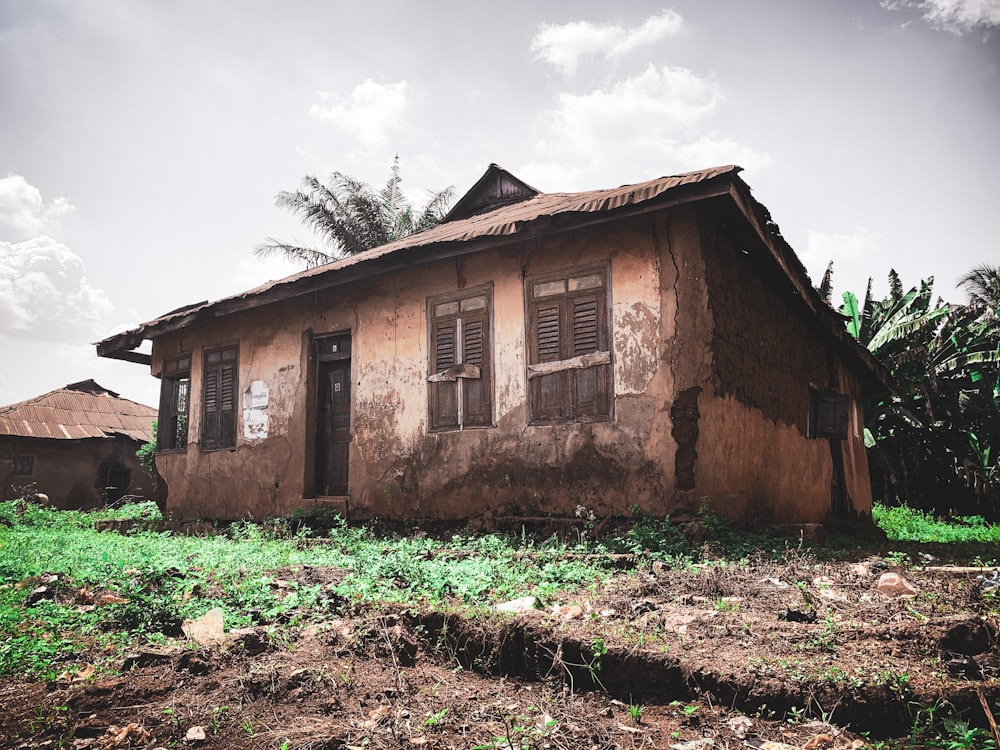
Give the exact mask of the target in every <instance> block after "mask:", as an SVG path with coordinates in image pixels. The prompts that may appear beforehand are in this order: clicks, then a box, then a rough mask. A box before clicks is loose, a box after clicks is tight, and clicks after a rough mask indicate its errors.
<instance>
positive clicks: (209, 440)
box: [201, 365, 219, 448]
mask: <svg viewBox="0 0 1000 750" xmlns="http://www.w3.org/2000/svg"><path fill="white" fill-rule="evenodd" d="M204 404H205V408H204V413H205V416H204V421H203V423H202V426H201V435H202V437H201V445H202V447H203V448H216V447H218V444H219V367H218V365H211V366H208V367H206V368H205V389H204Z"/></svg>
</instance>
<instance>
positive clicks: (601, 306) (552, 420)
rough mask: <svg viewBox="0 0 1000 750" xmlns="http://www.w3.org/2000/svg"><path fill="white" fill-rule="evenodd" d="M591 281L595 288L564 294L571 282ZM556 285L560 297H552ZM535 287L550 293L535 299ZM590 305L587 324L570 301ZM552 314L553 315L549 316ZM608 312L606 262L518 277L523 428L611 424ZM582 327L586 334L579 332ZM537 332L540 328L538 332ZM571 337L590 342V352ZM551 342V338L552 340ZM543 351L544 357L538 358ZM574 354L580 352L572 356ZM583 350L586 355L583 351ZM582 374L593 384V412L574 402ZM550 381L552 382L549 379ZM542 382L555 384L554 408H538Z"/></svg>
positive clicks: (608, 268)
mask: <svg viewBox="0 0 1000 750" xmlns="http://www.w3.org/2000/svg"><path fill="white" fill-rule="evenodd" d="M594 276H599V277H600V283H599V285H597V286H593V285H591V286H586V285H581V286H578V287H577V288H576V289H572V288H570V287H571V284H572V282H574V281H575V282H577V283H578V284H581V283H582V282H587V281H588V280H589V279H591V278H592V277H594ZM560 282H561V283H562V286H563V291H558V286H557V285H558V284H559V283H560ZM538 285H543V286H548V287H550V288H551V289H553V291H550V292H549V293H546V294H538V295H536V293H535V289H536V287H537V286H538ZM591 300H592V301H594V302H595V305H594V309H593V311H592V315H593V323H592V324H588V323H587V321H586V320H585V318H587V317H589V316H590V315H591V312H589V311H587V310H586V309H585V308H584V307H583V306H582V305H581V306H580V308H579V310H578V309H577V306H576V305H575V301H579V302H581V303H585V302H587V301H591ZM545 308H548V310H547V311H548V313H549V314H548V316H547V319H546V320H544V321H543V320H542V310H543V309H545ZM553 308H555V309H556V312H555V315H553ZM612 311H613V307H612V299H611V263H610V261H604V262H601V263H593V264H587V265H581V266H572V267H569V268H561V269H558V270H554V271H547V272H544V273H538V274H531V275H526V276H525V277H524V325H525V362H526V368H525V378H526V390H527V406H528V424H529V425H551V424H567V423H581V422H609V421H613V420H614V418H615V384H614V331H613V326H612ZM578 313H579V315H580V317H579V318H578V317H577V315H578ZM585 325H586V326H587V327H588V328H589V329H590V330H586V331H584V330H583V326H585ZM540 326H542V327H544V330H541V328H540ZM533 331H536V332H537V333H533ZM577 331H580V334H579V338H580V339H583V340H584V342H586V341H587V340H588V339H591V338H592V339H593V342H594V343H593V347H589V346H586V345H584V346H580V342H579V341H578V340H577V337H578V334H577V333H576V332H577ZM553 336H555V337H556V338H555V339H553ZM553 347H554V348H555V350H556V351H555V352H553ZM543 348H547V349H548V350H549V351H548V352H543V351H542V349H543ZM578 348H581V349H584V351H583V352H582V353H580V354H578V353H577V349H578ZM588 349H592V350H590V351H587V350H588ZM553 355H555V356H553ZM585 372H586V373H590V376H592V377H593V378H594V381H593V393H594V399H595V403H594V405H593V406H587V405H585V404H584V403H582V402H581V401H580V393H579V386H580V382H581V381H580V377H581V374H582V373H585ZM556 376H558V379H557V380H555V379H554V378H556ZM546 378H547V379H549V380H548V382H549V383H550V384H553V383H557V387H556V391H557V393H558V404H557V408H554V407H553V406H552V405H549V406H546V405H545V404H544V403H543V400H544V393H543V391H542V387H543V383H544V382H545V379H546Z"/></svg>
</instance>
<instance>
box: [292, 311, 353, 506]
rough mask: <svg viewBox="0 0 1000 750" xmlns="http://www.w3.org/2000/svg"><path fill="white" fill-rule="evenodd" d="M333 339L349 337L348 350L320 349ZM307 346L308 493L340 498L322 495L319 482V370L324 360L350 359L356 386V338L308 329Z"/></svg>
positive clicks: (350, 370)
mask: <svg viewBox="0 0 1000 750" xmlns="http://www.w3.org/2000/svg"><path fill="white" fill-rule="evenodd" d="M331 339H341V340H346V342H347V343H348V347H347V348H346V351H345V350H342V349H340V347H338V349H340V350H338V351H337V352H329V351H327V352H321V351H320V350H321V349H322V348H323V346H322V344H323V342H325V341H329V340H331ZM307 346H308V352H309V371H308V381H309V388H308V392H307V397H306V409H307V413H306V435H305V450H306V461H305V470H306V476H305V483H304V484H305V488H306V493H305V496H307V497H313V498H320V497H338V496H335V495H325V494H323V488H321V487H320V486H318V485H319V481H318V475H319V466H320V460H321V457H320V455H319V449H320V444H319V440H318V433H319V428H320V419H319V418H320V413H319V412H320V404H321V403H322V395H321V393H320V389H321V388H322V387H323V384H322V383H321V382H320V377H319V376H320V369H321V365H322V364H323V363H325V362H335V361H343V360H347V361H348V362H349V365H348V378H349V379H350V381H351V386H353V379H354V362H353V351H354V340H353V334H352V332H351V331H350V330H342V331H331V332H328V333H312V332H307ZM354 403H355V398H354V388H353V387H351V389H350V415H351V416H350V419H351V430H352V432H351V438H350V441H349V442H353V438H354V435H353V427H354ZM348 455H350V449H348ZM350 463H351V462H350V460H349V459H348V466H347V472H348V474H347V483H348V491H350V477H351V474H350V471H351V469H350Z"/></svg>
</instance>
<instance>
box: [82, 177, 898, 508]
mask: <svg viewBox="0 0 1000 750" xmlns="http://www.w3.org/2000/svg"><path fill="white" fill-rule="evenodd" d="M739 171H740V169H739V168H738V167H733V166H727V167H719V168H715V169H708V170H704V171H699V172H691V173H688V174H682V175H676V176H672V177H664V178H660V179H656V180H651V181H649V182H644V183H640V184H635V185H626V186H623V187H619V188H614V189H610V190H598V191H593V192H585V193H551V194H543V193H539V192H538V191H537V190H535V189H534V188H532V187H530V186H529V185H527V184H525V183H524V182H522V181H520V180H518V179H517V178H516V177H514V176H513V175H511V174H510V173H508V172H506V171H505V170H503V169H501V168H500V167H498V166H496V165H491V166H490V167H489V169H488V170H487V171H486V173H485V174H484V175H483V177H482V178H481V179H480V180H479V181H478V182H477V183H476V184H475V185H474V186H473V187H472V188H471V190H469V192H468V193H467V194H466V195H465V196H464V197H463V198H462V199H461V200H460V201H459V202H458V203H457V204H456V205H455V207H454V208H453V209H452V211H451V212H450V214H449V215H448V216H447V217H446V220H445V221H444V222H443V223H442V224H440V225H438V226H436V227H434V228H432V229H430V230H427V231H425V232H422V233H420V234H417V235H413V236H410V237H407V238H405V239H403V240H400V241H397V242H393V243H391V244H388V245H384V246H382V247H378V248H375V249H373V250H370V251H368V252H366V253H363V254H361V255H357V256H354V257H350V258H347V259H345V260H341V261H337V262H334V263H331V264H329V265H326V266H321V267H318V268H314V269H310V270H307V271H304V272H301V273H298V274H295V275H293V276H289V277H288V278H285V279H282V280H279V281H274V282H270V283H268V284H265V285H263V286H261V287H258V288H256V289H252V290H250V291H248V292H246V293H244V294H240V295H237V296H234V297H230V298H227V299H223V300H220V301H218V302H213V303H200V304H196V305H192V306H189V307H187V308H182V309H180V310H177V311H174V312H172V313H169V314H167V315H164V316H163V317H160V318H157V319H156V320H152V321H150V322H148V323H145V324H143V325H141V326H139V327H138V328H136V329H134V330H131V331H127V332H125V333H122V334H119V335H117V336H114V337H111V338H108V339H106V340H104V341H102V342H100V343H99V344H98V345H97V348H98V353H99V354H100V355H101V356H106V357H118V358H124V359H130V360H132V361H137V362H144V363H149V364H150V365H151V369H152V373H153V375H155V376H156V377H158V378H160V379H161V381H162V394H163V396H162V400H161V404H160V413H161V417H160V432H159V440H160V443H159V451H158V453H157V464H158V468H159V471H160V473H161V474H162V475H163V477H164V478H165V479H166V482H167V485H168V488H169V490H168V491H169V495H168V509H169V510H171V511H173V512H174V513H175V514H177V515H178V516H181V517H186V518H193V517H221V518H239V517H247V516H252V517H257V518H260V517H264V516H267V515H271V514H280V513H287V512H289V511H291V510H292V509H294V508H300V507H310V506H312V505H314V504H316V503H327V504H330V505H331V506H332V507H334V508H336V509H337V510H339V511H341V512H342V513H345V514H346V515H347V516H349V517H350V518H352V519H355V518H367V517H391V518H413V519H421V518H427V519H430V518H434V519H445V518H447V519H462V518H483V517H485V518H501V519H502V518H505V517H513V518H516V517H530V516H550V515H551V516H556V517H558V516H563V517H566V516H571V515H572V514H573V513H574V509H575V508H576V507H577V506H580V505H582V506H585V507H586V508H587V509H589V510H592V511H594V512H595V513H597V514H617V513H627V512H629V511H635V510H641V511H646V512H650V513H656V514H665V513H669V512H671V511H673V510H676V509H680V508H684V507H697V506H698V505H699V504H701V503H703V502H704V503H707V504H708V505H709V506H710V507H712V508H714V509H716V510H718V511H720V512H722V513H725V514H727V515H729V516H732V517H735V518H738V519H739V518H745V517H748V516H755V517H762V518H766V519H772V520H775V521H780V522H786V523H800V522H810V521H819V520H821V519H823V518H824V517H826V516H827V515H829V514H830V513H831V512H834V513H848V512H857V513H867V512H868V511H869V510H870V507H871V491H870V487H869V479H868V465H867V461H866V456H865V447H864V442H863V437H862V433H863V426H862V416H861V398H862V393H863V391H864V389H865V388H867V387H869V386H878V385H879V384H880V382H881V381H884V378H885V373H884V372H883V371H882V370H881V369H880V368H879V367H878V366H877V365H876V364H875V363H874V362H873V361H872V360H871V358H870V357H869V356H868V355H867V353H866V352H865V351H864V350H862V349H861V348H859V347H858V346H856V345H855V343H854V341H853V340H852V339H851V338H850V337H849V336H848V335H847V334H846V333H845V332H844V327H843V322H842V321H841V320H839V319H838V316H837V315H836V314H835V313H834V312H833V311H832V310H831V309H830V308H829V307H828V306H827V305H825V304H824V303H823V302H822V300H821V299H820V298H819V296H818V295H817V293H816V292H815V291H814V289H813V288H812V286H811V285H810V283H809V279H808V277H807V276H806V273H805V270H804V268H803V266H802V265H801V263H800V262H799V261H798V259H797V258H796V257H795V254H794V253H793V252H792V250H791V248H790V247H789V246H788V245H787V243H786V242H785V241H784V240H783V239H782V238H781V236H780V234H779V233H778V232H777V228H776V226H775V225H774V224H772V223H771V221H770V218H769V215H768V213H767V211H766V209H765V208H764V207H763V206H761V205H760V204H759V203H757V202H756V201H755V200H754V198H753V197H752V196H751V194H750V189H749V187H748V186H747V185H746V183H744V182H743V181H742V180H741V179H740V177H739V176H738V172H739ZM145 339H150V340H151V341H152V354H151V355H142V354H139V353H137V352H135V351H134V350H135V349H136V348H137V347H138V346H139V345H140V344H141V342H142V341H143V340H145Z"/></svg>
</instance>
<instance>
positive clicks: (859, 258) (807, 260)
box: [798, 227, 882, 301]
mask: <svg viewBox="0 0 1000 750" xmlns="http://www.w3.org/2000/svg"><path fill="white" fill-rule="evenodd" d="M881 251H882V235H880V234H879V233H878V232H872V231H870V230H868V229H866V228H865V227H855V229H854V231H852V232H846V233H842V234H834V233H827V232H820V231H817V230H815V229H810V230H809V232H808V233H807V234H806V247H805V250H804V251H802V252H800V253H798V255H799V259H800V260H801V261H802V264H803V265H804V266H805V267H806V270H807V271H808V272H809V278H810V279H812V281H813V283H815V284H819V282H820V279H822V278H823V273H824V271H826V267H827V264H828V263H829V262H830V261H831V260H832V261H833V283H834V288H835V289H839V290H849V291H852V292H854V293H855V294H856V295H857V296H858V297H859V298H862V297H864V294H865V288H866V287H867V284H868V276H869V274H870V272H871V265H872V258H877V257H879V254H880V252H881ZM835 300H837V301H839V296H838V297H835Z"/></svg>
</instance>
